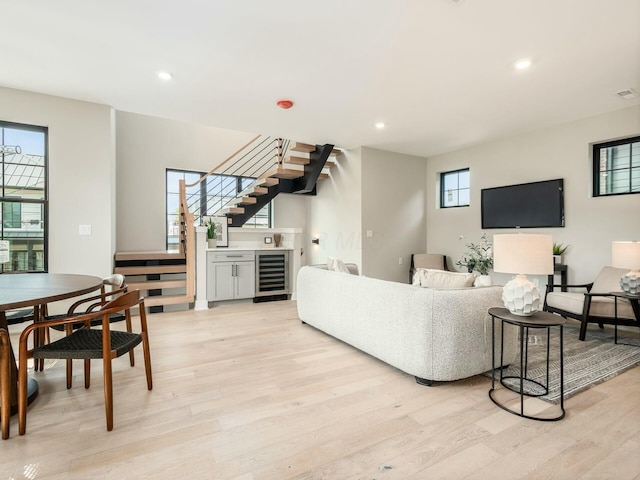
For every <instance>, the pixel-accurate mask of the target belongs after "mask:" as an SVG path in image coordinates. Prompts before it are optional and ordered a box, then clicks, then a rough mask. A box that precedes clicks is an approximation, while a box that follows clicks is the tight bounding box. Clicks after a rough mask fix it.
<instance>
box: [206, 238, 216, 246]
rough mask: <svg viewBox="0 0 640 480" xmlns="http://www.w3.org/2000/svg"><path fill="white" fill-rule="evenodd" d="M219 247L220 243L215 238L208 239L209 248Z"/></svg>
mask: <svg viewBox="0 0 640 480" xmlns="http://www.w3.org/2000/svg"><path fill="white" fill-rule="evenodd" d="M217 245H218V242H217V240H216V239H215V238H207V247H209V248H216V246H217Z"/></svg>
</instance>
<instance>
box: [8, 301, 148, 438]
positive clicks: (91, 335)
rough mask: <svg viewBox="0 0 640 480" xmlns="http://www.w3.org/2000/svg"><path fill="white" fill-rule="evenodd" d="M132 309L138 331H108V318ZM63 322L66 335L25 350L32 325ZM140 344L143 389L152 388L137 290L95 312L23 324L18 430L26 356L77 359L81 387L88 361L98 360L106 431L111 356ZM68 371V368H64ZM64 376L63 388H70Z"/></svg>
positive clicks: (22, 423) (23, 417) (23, 416)
mask: <svg viewBox="0 0 640 480" xmlns="http://www.w3.org/2000/svg"><path fill="white" fill-rule="evenodd" d="M132 308H138V309H139V314H140V333H133V332H123V331H118V330H111V322H110V321H109V317H110V316H111V315H113V314H116V313H118V312H123V313H125V314H127V312H129V314H130V311H131V309H132ZM97 318H100V319H101V323H100V327H101V328H98V327H97V326H92V325H91V323H92V321H94V320H95V319H97ZM78 322H82V323H83V327H82V328H79V329H75V330H74V329H73V326H74V324H77V323H78ZM57 325H64V326H65V328H66V332H67V335H66V336H64V337H62V338H61V339H59V340H56V341H53V342H51V343H48V344H46V345H42V346H38V347H34V348H32V349H31V350H30V349H29V347H28V345H29V342H28V339H29V335H30V334H31V333H32V332H33V331H34V330H35V329H36V328H41V327H45V328H49V327H54V326H57ZM140 343H142V349H143V355H144V364H145V373H146V378H147V388H148V389H149V390H151V389H152V388H153V383H152V378H151V355H150V350H149V336H148V333H147V317H146V309H145V305H144V298H142V297H141V296H140V291H139V290H133V291H130V292H127V293H124V294H122V295H120V296H118V297H117V298H115V299H113V300H111V301H109V302H107V303H105V304H104V305H101V306H100V308H99V309H98V310H97V311H93V312H89V313H85V314H83V315H72V316H70V317H65V318H58V319H53V320H45V321H43V322H41V323H40V324H33V325H29V326H28V327H26V328H25V329H24V330H23V332H22V334H21V335H20V345H19V351H20V353H19V359H20V362H19V367H18V433H19V434H20V435H24V433H25V432H26V426H27V425H26V422H27V360H28V359H29V358H34V359H41V358H56V359H65V360H67V359H68V360H72V359H81V360H84V365H85V370H84V372H85V388H89V385H90V371H91V370H90V362H91V360H92V359H98V358H101V359H102V364H103V376H104V397H105V413H106V420H107V430H108V431H111V430H113V386H112V385H113V383H112V366H111V362H112V359H114V358H117V357H120V356H122V355H124V354H125V353H127V352H129V351H131V350H132V349H134V348H135V347H136V346H137V345H139V344H140ZM67 372H68V371H67ZM70 386H71V385H70V382H69V378H67V388H70Z"/></svg>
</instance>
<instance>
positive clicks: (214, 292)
mask: <svg viewBox="0 0 640 480" xmlns="http://www.w3.org/2000/svg"><path fill="white" fill-rule="evenodd" d="M207 267H208V268H207V300H208V301H210V302H214V301H218V300H231V299H232V298H235V277H234V276H233V271H234V263H232V262H209V264H208V265H207Z"/></svg>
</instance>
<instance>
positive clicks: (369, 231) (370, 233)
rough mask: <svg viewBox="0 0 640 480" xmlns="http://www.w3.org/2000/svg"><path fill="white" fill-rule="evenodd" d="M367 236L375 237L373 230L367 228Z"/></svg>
mask: <svg viewBox="0 0 640 480" xmlns="http://www.w3.org/2000/svg"><path fill="white" fill-rule="evenodd" d="M367 238H373V230H367Z"/></svg>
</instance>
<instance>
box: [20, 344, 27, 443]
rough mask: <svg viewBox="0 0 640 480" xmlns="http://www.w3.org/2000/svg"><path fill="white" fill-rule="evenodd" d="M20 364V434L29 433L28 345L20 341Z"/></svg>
mask: <svg viewBox="0 0 640 480" xmlns="http://www.w3.org/2000/svg"><path fill="white" fill-rule="evenodd" d="M19 348H20V353H19V357H18V358H19V359H20V363H19V365H18V434H19V435H24V434H25V433H26V432H27V381H28V378H27V359H28V358H27V345H26V338H25V340H24V342H23V341H22V339H21V341H20V347H19Z"/></svg>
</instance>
